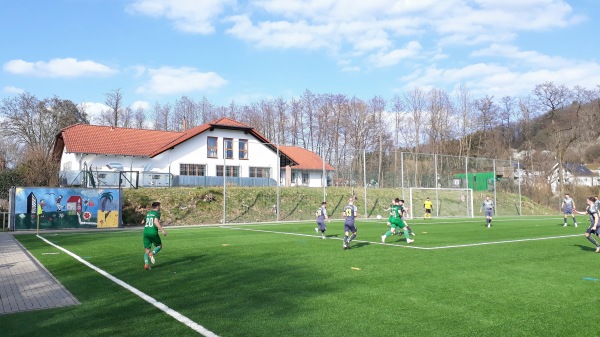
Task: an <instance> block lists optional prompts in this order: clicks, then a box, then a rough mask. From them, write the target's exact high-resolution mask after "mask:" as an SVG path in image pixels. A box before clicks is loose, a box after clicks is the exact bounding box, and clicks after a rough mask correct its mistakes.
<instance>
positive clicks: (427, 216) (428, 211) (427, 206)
mask: <svg viewBox="0 0 600 337" xmlns="http://www.w3.org/2000/svg"><path fill="white" fill-rule="evenodd" d="M423 208H425V214H424V215H423V219H431V211H432V210H433V202H431V200H429V198H427V199H425V202H424V203H423Z"/></svg>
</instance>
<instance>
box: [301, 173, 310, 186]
mask: <svg viewBox="0 0 600 337" xmlns="http://www.w3.org/2000/svg"><path fill="white" fill-rule="evenodd" d="M308 180H309V175H308V173H302V184H303V185H308Z"/></svg>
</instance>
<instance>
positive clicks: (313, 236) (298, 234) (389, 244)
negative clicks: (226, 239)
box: [220, 226, 427, 249]
mask: <svg viewBox="0 0 600 337" xmlns="http://www.w3.org/2000/svg"><path fill="white" fill-rule="evenodd" d="M220 227H221V228H227V229H237V230H241V231H250V232H263V233H274V234H285V235H296V236H305V237H309V238H315V239H321V236H320V235H314V234H312V235H311V234H302V233H289V232H279V231H267V230H264V229H252V228H239V227H231V226H220ZM327 240H343V239H342V238H336V237H329V238H327ZM352 242H363V243H369V244H373V245H382V246H394V247H401V248H412V249H427V248H425V247H419V246H404V245H397V244H393V243H383V242H374V241H364V240H352Z"/></svg>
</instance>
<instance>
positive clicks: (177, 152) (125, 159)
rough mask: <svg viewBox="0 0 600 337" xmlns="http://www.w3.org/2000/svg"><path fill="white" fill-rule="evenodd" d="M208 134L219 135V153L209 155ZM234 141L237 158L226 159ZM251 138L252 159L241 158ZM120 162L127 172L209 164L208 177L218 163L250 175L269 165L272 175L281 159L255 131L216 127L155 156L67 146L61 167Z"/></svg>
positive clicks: (166, 170) (101, 166) (172, 170)
mask: <svg viewBox="0 0 600 337" xmlns="http://www.w3.org/2000/svg"><path fill="white" fill-rule="evenodd" d="M208 137H216V138H217V156H216V158H209V157H208V155H207V154H208V147H207V141H208ZM225 138H229V139H232V140H233V158H230V159H227V158H225V159H224V139H225ZM240 139H245V140H247V141H248V152H247V157H248V159H240V156H239V155H240V153H239V140H240ZM115 162H116V163H120V164H122V165H123V170H125V171H129V170H131V171H140V172H141V171H143V168H144V166H145V165H147V164H150V165H152V170H151V171H152V172H156V173H171V174H174V175H179V174H180V164H201V165H206V170H205V172H206V173H205V174H206V175H207V176H216V175H217V166H219V165H221V166H222V165H226V166H237V167H239V169H238V170H239V176H240V177H249V176H250V167H258V168H265V169H267V170H268V172H269V176H270V177H274V176H275V172H276V171H277V168H278V164H279V159H278V158H277V153H276V152H275V151H273V150H271V149H270V148H268V147H267V146H265V145H264V144H262V143H260V142H259V141H258V140H257V139H256V138H254V137H253V136H252V135H251V134H249V133H248V134H245V133H244V132H243V131H239V130H224V129H215V130H214V131H209V130H207V131H205V132H203V133H201V134H199V135H197V136H195V137H194V138H192V139H189V140H187V141H185V142H183V143H181V144H179V145H177V146H176V147H175V148H174V149H172V150H167V151H165V152H163V153H161V154H159V155H158V156H156V157H154V158H149V157H137V156H136V157H134V156H115V155H96V154H78V153H68V152H66V148H65V150H64V152H63V155H62V157H61V166H60V167H61V170H77V171H80V170H83V169H84V163H85V164H87V167H88V168H89V167H92V169H93V170H98V171H110V169H109V168H108V167H107V165H108V164H110V163H115Z"/></svg>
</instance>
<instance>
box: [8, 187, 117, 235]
mask: <svg viewBox="0 0 600 337" xmlns="http://www.w3.org/2000/svg"><path fill="white" fill-rule="evenodd" d="M12 200H13V201H12V205H11V208H12V212H11V213H12V214H14V219H13V221H12V224H11V229H12V230H33V229H37V226H38V223H39V229H40V230H47V229H70V228H111V227H119V224H120V223H121V193H120V191H119V189H116V188H112V189H91V188H89V189H88V188H58V187H16V188H15V189H14V196H13V199H12Z"/></svg>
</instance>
